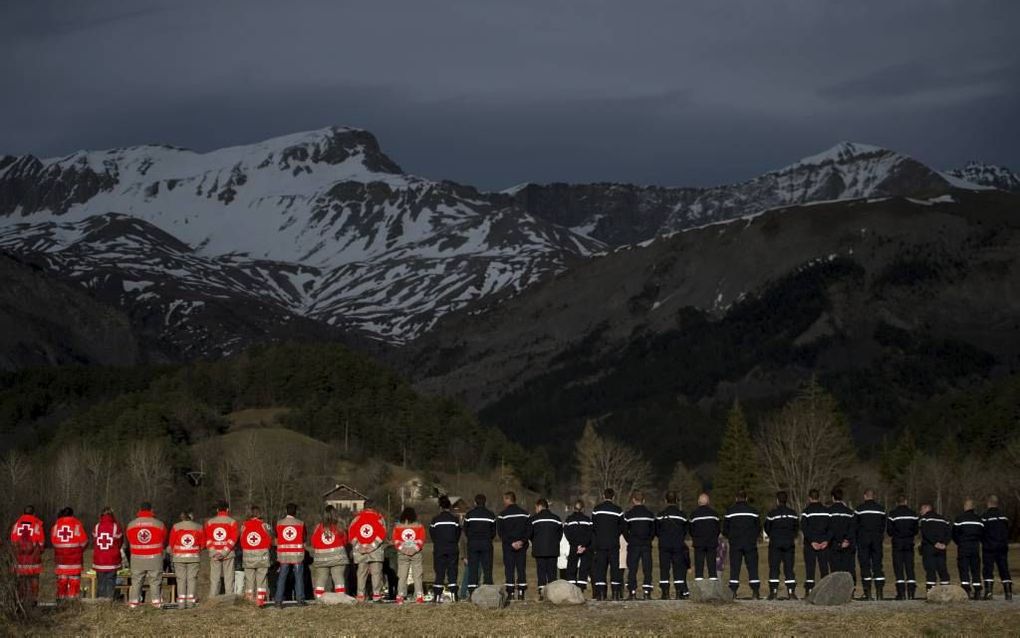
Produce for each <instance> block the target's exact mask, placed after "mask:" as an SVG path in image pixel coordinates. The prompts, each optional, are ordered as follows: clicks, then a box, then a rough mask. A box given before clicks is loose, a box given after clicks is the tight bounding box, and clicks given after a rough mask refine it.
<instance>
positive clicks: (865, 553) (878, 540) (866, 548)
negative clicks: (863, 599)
mask: <svg viewBox="0 0 1020 638" xmlns="http://www.w3.org/2000/svg"><path fill="white" fill-rule="evenodd" d="M882 540H883V538H882V537H881V536H878V537H873V538H862V539H861V541H860V543H858V545H857V562H859V563H860V565H861V584H863V585H864V591H865V593H867V592H869V591H871V585H872V583H874V584H875V587H876V588H880V587H882V586H883V585H885V575H884V574H883V572H882Z"/></svg>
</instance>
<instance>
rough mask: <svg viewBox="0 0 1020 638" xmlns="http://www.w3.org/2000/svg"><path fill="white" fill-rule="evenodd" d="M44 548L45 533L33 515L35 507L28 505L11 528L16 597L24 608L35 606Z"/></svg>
mask: <svg viewBox="0 0 1020 638" xmlns="http://www.w3.org/2000/svg"><path fill="white" fill-rule="evenodd" d="M45 546H46V532H45V531H44V528H43V522H42V519H40V518H39V517H38V516H36V515H35V507H34V506H32V505H29V506H27V507H26V508H25V511H24V513H22V515H21V516H19V517H18V520H17V521H15V523H14V525H13V526H12V527H11V547H13V548H14V560H15V562H14V573H15V575H16V576H17V581H18V595H19V597H20V598H21V601H22V603H24V604H25V605H26V606H33V605H35V603H36V600H37V599H38V598H39V576H40V575H41V574H42V552H43V549H44V548H45Z"/></svg>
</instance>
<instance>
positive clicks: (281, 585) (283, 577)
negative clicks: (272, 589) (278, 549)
mask: <svg viewBox="0 0 1020 638" xmlns="http://www.w3.org/2000/svg"><path fill="white" fill-rule="evenodd" d="M291 570H294V599H295V600H299V601H301V600H304V599H305V578H304V575H305V566H304V564H303V563H280V574H279V575H278V576H277V577H276V602H278V603H282V602H283V591H284V589H286V588H287V574H288V573H289V572H290V571H291Z"/></svg>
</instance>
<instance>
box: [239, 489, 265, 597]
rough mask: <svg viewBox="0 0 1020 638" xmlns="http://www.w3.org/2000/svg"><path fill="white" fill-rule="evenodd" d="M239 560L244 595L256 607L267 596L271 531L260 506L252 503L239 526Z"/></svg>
mask: <svg viewBox="0 0 1020 638" xmlns="http://www.w3.org/2000/svg"><path fill="white" fill-rule="evenodd" d="M239 544H240V545H241V560H242V562H243V564H244V597H245V598H247V599H248V600H251V601H253V602H254V603H255V604H256V605H257V606H258V607H263V606H265V604H266V599H267V598H268V597H269V583H268V580H267V578H268V575H269V550H270V549H271V548H272V546H273V532H272V530H271V529H270V528H269V525H268V524H266V522H265V521H263V520H262V508H260V507H259V506H258V505H252V506H251V508H250V509H249V518H248V520H246V521H245V522H244V524H243V525H242V526H241V538H240V543H239Z"/></svg>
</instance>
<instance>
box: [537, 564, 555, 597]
mask: <svg viewBox="0 0 1020 638" xmlns="http://www.w3.org/2000/svg"><path fill="white" fill-rule="evenodd" d="M535 571H537V572H538V587H539V591H541V588H542V587H545V586H546V585H548V584H549V583H551V582H553V581H554V580H556V557H555V556H536V557H535Z"/></svg>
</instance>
